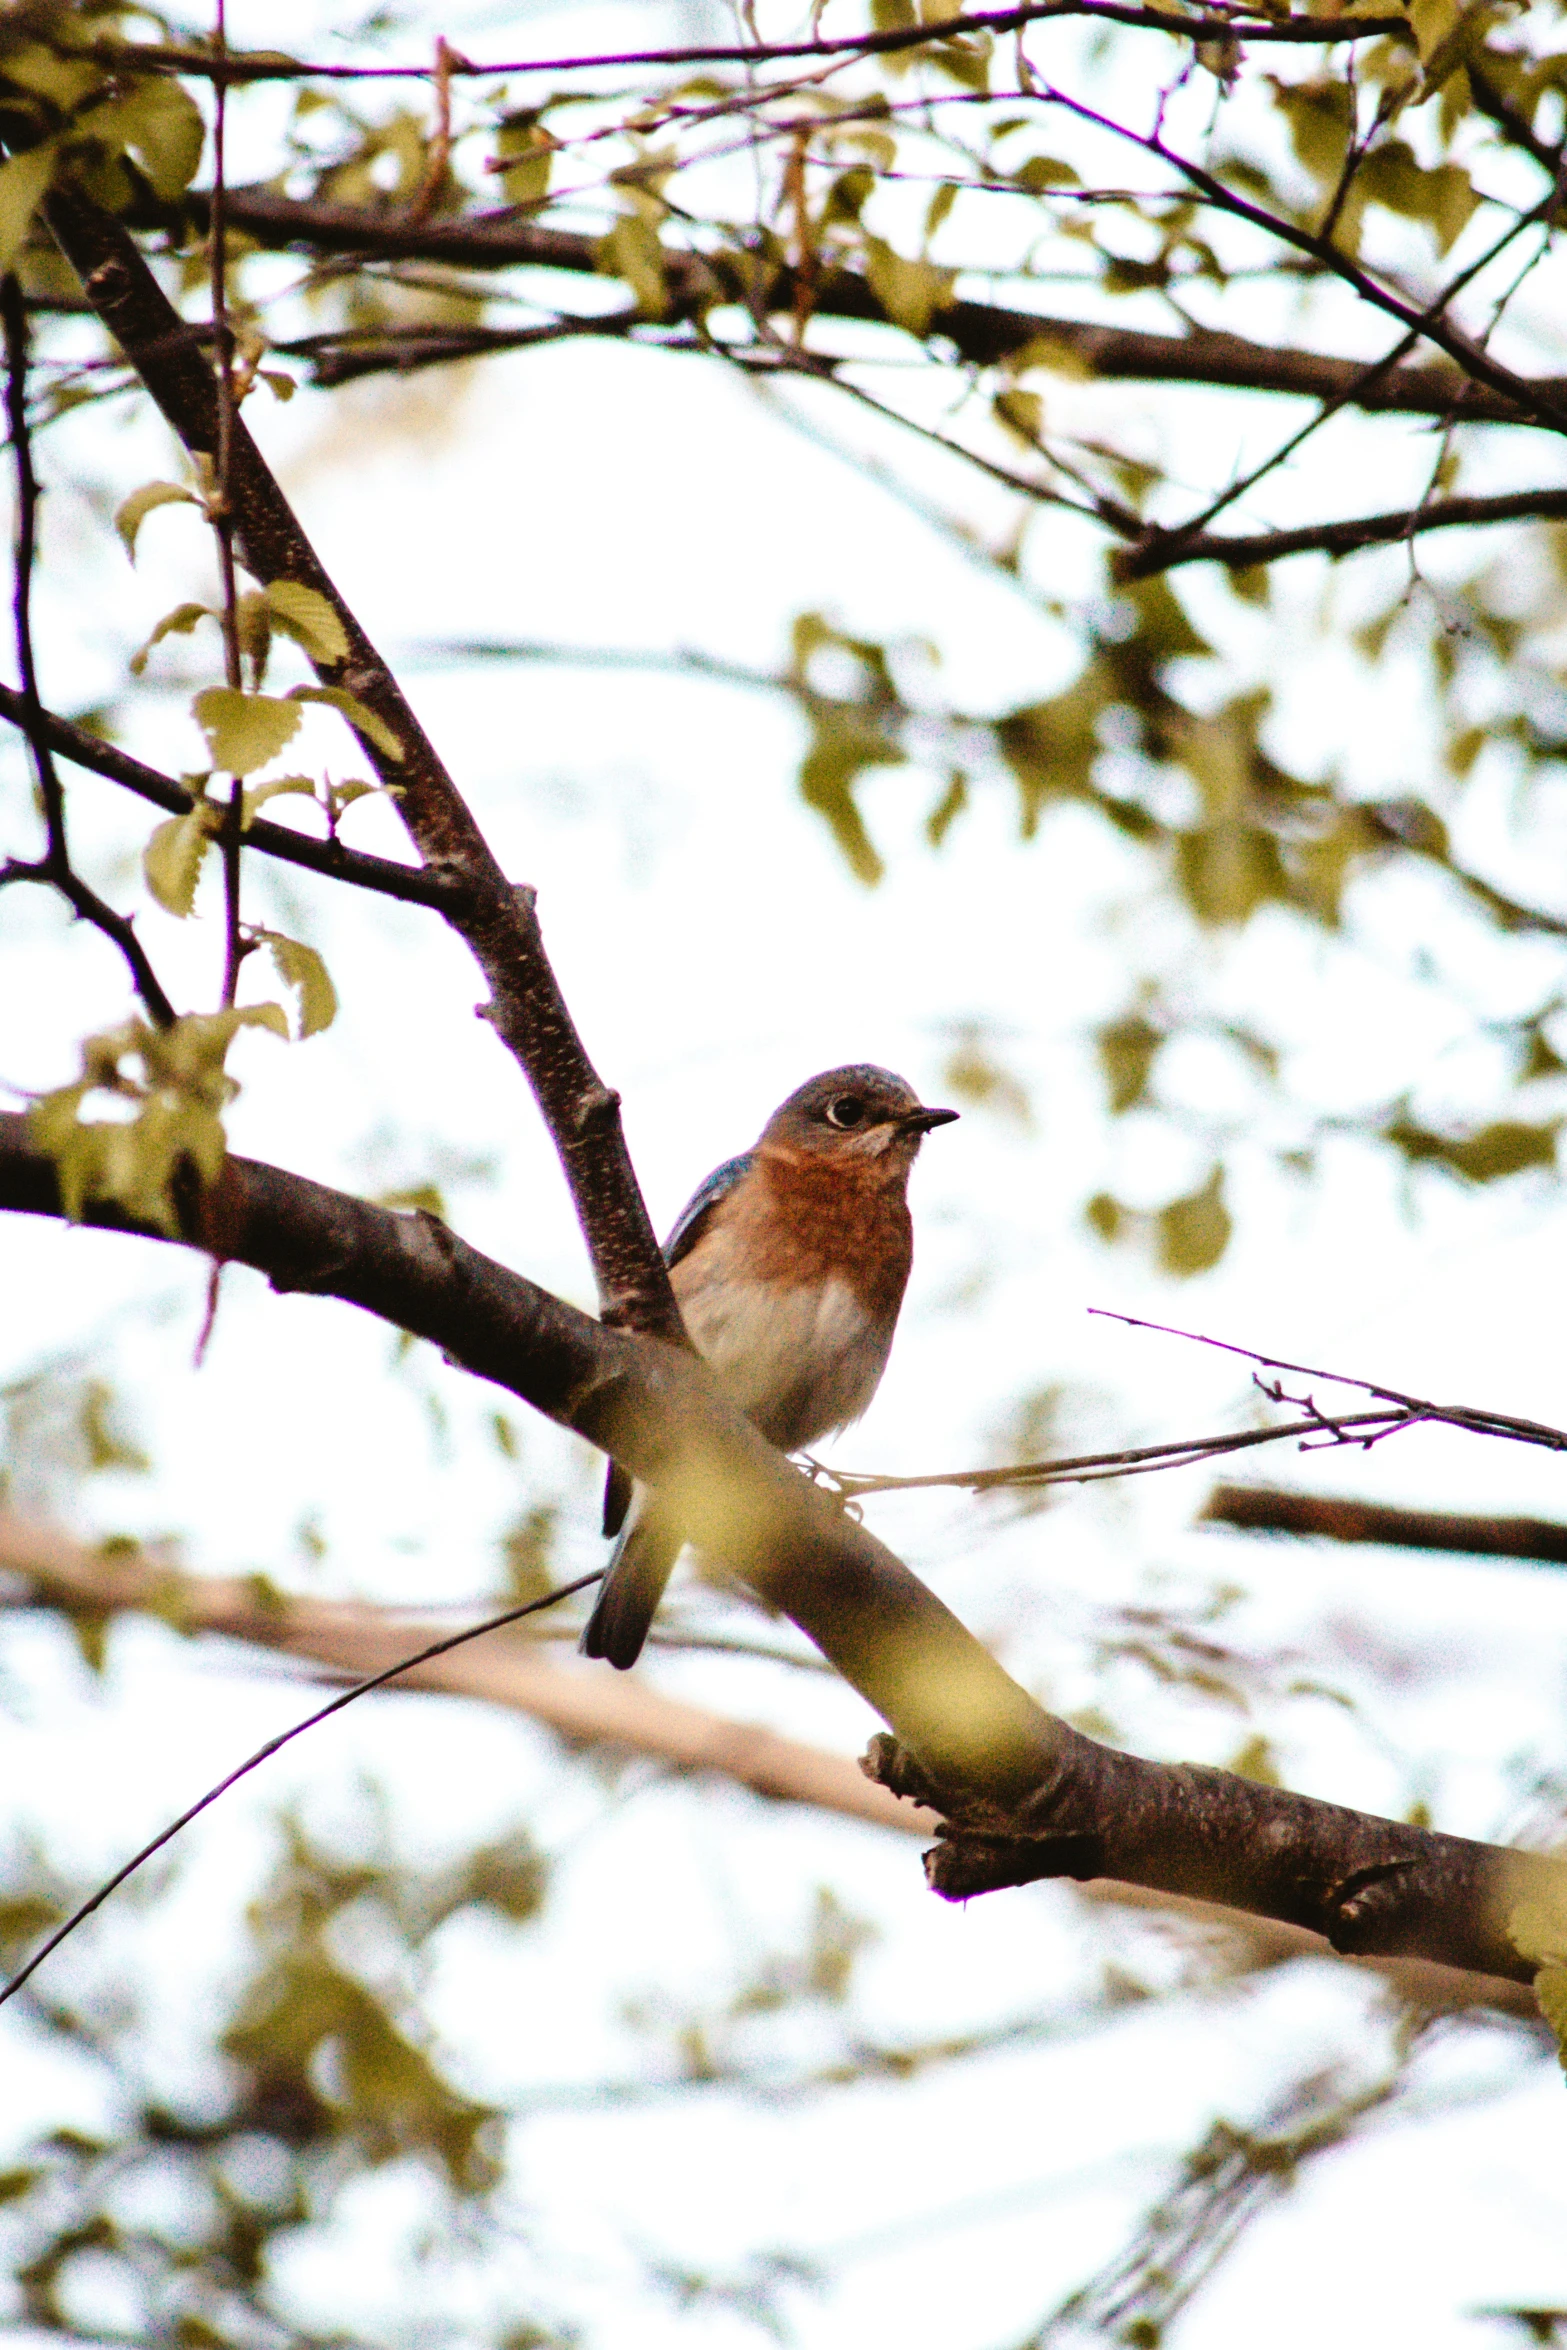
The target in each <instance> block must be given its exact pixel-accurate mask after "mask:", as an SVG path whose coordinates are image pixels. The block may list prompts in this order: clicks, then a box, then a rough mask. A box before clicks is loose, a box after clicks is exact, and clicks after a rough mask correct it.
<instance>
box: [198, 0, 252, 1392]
mask: <svg viewBox="0 0 1567 2350" xmlns="http://www.w3.org/2000/svg"><path fill="white" fill-rule="evenodd" d="M213 48H214V50H215V52H216V55H215V59H214V70H213V77H212V194H211V196H210V198H209V199H208V203H209V211H208V214H207V258H208V285H209V287H210V290H211V297H212V345H213V357H214V361H215V364H216V372H217V379H218V434H217V442H218V445H217V451H216V458H215V462H214V465H213V473H212V490H211V494H210V495H209V497H208V500H207V514H208V519H209V520H210V522H211V524H212V529H213V534H214V536H215V538H216V540H217V545H218V576H219V582H220V589H221V598H222V600H221V604H220V607H219V621H220V624H221V627H222V630H223V667H224V674H225V676H226V678H227V681H228V687H229V691H230V692H231V693H236V694H237V693H239V692H241V691H242V690H243V687H244V682H245V681H244V677H243V675H242V673H241V670H240V661H239V583H238V580H237V579H236V577H235V570H234V509H233V505H232V502H231V499H230V495H229V486H230V475H231V473H232V470H233V452H234V424H235V418H236V413H237V411H236V406H235V400H234V350H233V344H232V342H231V339H230V335H229V317H228V235H227V215H226V211H225V206H226V204H227V201H228V181H227V176H226V142H227V122H228V81H227V78H226V76H225V74H224V71H223V66H224V62H225V60H226V58H227V56H228V28H227V21H226V17H225V0H215V5H214V11H213ZM244 823H245V787H244V785H243V784H242V783H241V782H240V779H239V777H238V776H237V775H231V776H230V777H229V796H228V805H227V807H226V808H225V809H224V812H223V822H222V825H221V827H220V829H219V833H218V848H219V851H220V853H221V856H222V860H223V1001H224V1003H225V1004H232V1003H233V1001H234V998H235V996H236V995H237V993H238V991H239V967H240V964H241V963H242V962H243V961H244V959H245V940H244V934H243V932H242V930H241V927H240V882H241V866H242V861H243V856H244ZM200 1351H201V1350H198V1354H199V1352H200Z"/></svg>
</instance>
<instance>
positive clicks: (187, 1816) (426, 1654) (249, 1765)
mask: <svg viewBox="0 0 1567 2350" xmlns="http://www.w3.org/2000/svg"><path fill="white" fill-rule="evenodd" d="M602 1577H603V1569H602V1568H601V1567H599V1568H595V1569H594V1571H593V1573H592V1574H591V1575H579V1576H578V1577H577V1579H576V1581H575V1582H574V1583H562V1584H561V1585H560V1587H559V1589H558V1590H555V1591H547V1592H546V1593H545V1595H544V1597H543V1598H542V1599H530V1600H529V1601H528V1602H527V1604H526V1605H525V1606H523V1607H513V1608H508V1609H507V1610H506V1612H505V1613H504V1615H499V1616H489V1617H487V1618H486V1619H485V1621H484V1622H483V1623H482V1624H470V1625H469V1626H468V1627H467V1629H466V1630H465V1631H462V1632H451V1633H448V1635H447V1637H446V1638H445V1639H444V1640H435V1641H432V1642H431V1644H430V1646H429V1647H428V1648H421V1649H420V1650H419V1651H418V1653H417V1654H416V1655H414V1656H405V1657H403V1658H401V1659H400V1660H399V1662H398V1663H396V1664H395V1665H387V1666H386V1667H385V1668H384V1670H383V1671H381V1672H379V1673H372V1674H370V1675H369V1677H368V1678H367V1679H366V1680H363V1681H356V1682H355V1683H354V1685H353V1687H352V1688H351V1689H344V1690H341V1691H340V1692H339V1693H338V1695H337V1696H336V1697H334V1698H332V1699H330V1700H329V1701H328V1703H327V1704H325V1705H323V1706H318V1707H317V1709H316V1711H315V1712H314V1713H313V1714H307V1715H306V1716H305V1719H304V1720H303V1721H302V1722H296V1723H295V1724H294V1726H293V1728H292V1729H290V1730H280V1731H279V1732H278V1735H277V1736H276V1737H275V1738H269V1739H268V1740H267V1742H266V1744H265V1746H258V1747H257V1749H256V1751H255V1753H254V1754H252V1755H250V1756H248V1757H247V1758H246V1760H245V1761H244V1762H242V1763H241V1764H240V1765H239V1767H238V1769H237V1770H233V1771H230V1772H229V1774H228V1777H227V1778H226V1779H220V1780H219V1781H218V1783H217V1785H216V1786H215V1787H209V1788H208V1789H207V1792H206V1794H205V1795H203V1796H201V1797H200V1798H199V1800H198V1801H197V1802H195V1803H193V1804H192V1805H191V1806H190V1808H189V1810H188V1811H182V1812H181V1813H180V1816H179V1818H178V1819H177V1820H171V1821H170V1823H169V1825H168V1826H167V1827H166V1828H163V1829H161V1830H160V1831H159V1833H158V1834H157V1835H156V1836H154V1837H153V1839H152V1841H151V1842H150V1843H148V1844H144V1845H143V1846H142V1848H141V1850H140V1851H139V1852H136V1853H133V1854H132V1855H131V1858H130V1859H129V1860H128V1861H127V1862H126V1863H125V1865H124V1867H123V1868H118V1869H116V1870H115V1872H114V1875H113V1876H112V1877H109V1878H107V1879H106V1880H105V1882H104V1883H103V1884H101V1885H100V1886H99V1888H98V1890H97V1892H96V1893H94V1894H93V1895H92V1897H91V1899H90V1900H87V1901H84V1902H83V1903H82V1904H81V1906H80V1908H79V1909H74V1910H73V1911H72V1912H71V1914H70V1916H69V1917H68V1918H67V1919H66V1920H65V1922H64V1923H63V1924H62V1925H59V1926H56V1928H55V1930H54V1932H53V1933H52V1934H51V1935H50V1936H49V1939H48V1940H47V1942H45V1943H43V1944H42V1946H41V1947H40V1948H39V1949H37V1950H35V1951H34V1953H33V1955H32V1957H31V1958H30V1959H29V1960H28V1961H27V1964H26V1965H25V1966H24V1967H23V1968H22V1969H21V1971H20V1972H19V1973H18V1974H15V1975H13V1976H12V1978H11V1980H10V1982H9V1983H7V1984H6V1986H5V1988H4V1990H0V2007H3V2006H4V2005H5V2003H6V2001H7V2000H8V1999H9V1998H11V1997H12V1996H13V1994H14V1993H16V1992H18V1991H20V1989H21V1988H22V1985H23V1984H24V1983H25V1982H26V1981H27V1979H28V1977H29V1976H30V1975H33V1974H36V1973H37V1971H38V1969H39V1967H41V1966H42V1965H43V1962H44V1960H45V1959H46V1958H48V1957H49V1956H50V1954H51V1952H53V1951H56V1950H58V1949H59V1947H60V1944H61V1943H62V1942H63V1941H64V1940H65V1939H66V1937H67V1935H69V1934H74V1933H75V1931H76V1929H77V1927H78V1926H79V1925H81V1924H82V1923H83V1922H84V1920H86V1919H87V1918H90V1917H91V1916H92V1913H93V1911H94V1910H95V1909H98V1908H100V1907H101V1905H102V1904H103V1903H104V1902H105V1901H107V1900H108V1898H109V1895H110V1894H111V1893H115V1892H117V1891H118V1890H119V1888H120V1886H122V1885H123V1884H124V1883H125V1880H126V1878H127V1877H130V1876H133V1875H134V1874H135V1872H136V1870H137V1869H139V1868H140V1867H141V1866H142V1864H143V1863H144V1862H145V1861H149V1860H151V1858H152V1856H153V1854H154V1853H155V1852H161V1851H162V1850H163V1847H164V1846H165V1845H166V1844H169V1843H171V1842H172V1841H173V1839H174V1838H175V1837H176V1836H177V1835H178V1834H179V1833H180V1831H181V1829H182V1828H188V1827H189V1826H190V1824H191V1821H192V1820H194V1819H197V1818H199V1817H200V1815H201V1813H202V1812H204V1811H206V1810H208V1809H209V1807H210V1806H211V1805H212V1804H214V1803H216V1802H217V1800H218V1797H219V1796H220V1795H226V1794H227V1793H228V1791H229V1789H230V1788H231V1787H235V1786H237V1785H238V1784H239V1782H240V1780H241V1779H244V1778H247V1777H248V1776H249V1774H250V1773H251V1772H252V1771H253V1770H256V1769H257V1768H258V1767H259V1766H260V1765H261V1764H262V1763H264V1762H266V1761H267V1760H268V1759H269V1757H270V1756H272V1755H274V1754H277V1753H279V1752H280V1751H281V1749H282V1748H283V1747H285V1746H287V1745H289V1744H290V1743H291V1741H292V1740H293V1739H295V1738H300V1737H303V1735H304V1733H305V1732H306V1731H307V1730H313V1729H314V1728H315V1726H316V1724H317V1723H318V1722H324V1721H325V1720H326V1719H327V1717H328V1716H329V1715H330V1714H338V1713H341V1712H342V1710H343V1708H344V1706H345V1705H352V1704H353V1703H354V1700H355V1699H356V1698H359V1697H368V1696H369V1694H370V1692H371V1690H372V1689H383V1688H385V1686H386V1684H387V1682H388V1681H395V1680H396V1679H397V1677H398V1675H399V1674H400V1673H408V1672H411V1671H412V1670H413V1668H414V1666H415V1665H423V1664H428V1663H429V1662H430V1660H431V1658H432V1657H437V1656H445V1655H447V1654H448V1652H449V1651H450V1650H452V1649H454V1648H461V1647H462V1646H463V1644H464V1642H465V1641H469V1640H478V1639H480V1638H482V1636H483V1635H484V1634H485V1633H486V1632H498V1631H499V1630H500V1629H501V1627H502V1626H503V1625H505V1624H516V1623H520V1622H521V1620H522V1618H523V1617H524V1616H536V1615H538V1614H540V1613H541V1611H542V1610H543V1609H545V1608H548V1607H555V1606H556V1605H557V1604H558V1603H559V1602H560V1601H561V1600H563V1599H570V1598H571V1597H572V1595H573V1594H574V1593H575V1592H578V1591H585V1590H586V1589H587V1587H588V1585H589V1584H590V1583H597V1582H599V1581H601V1580H602Z"/></svg>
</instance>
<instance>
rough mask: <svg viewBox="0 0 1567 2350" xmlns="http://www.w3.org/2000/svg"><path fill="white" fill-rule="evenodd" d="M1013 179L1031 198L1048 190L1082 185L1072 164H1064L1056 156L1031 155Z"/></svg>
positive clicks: (1019, 166) (1014, 173)
mask: <svg viewBox="0 0 1567 2350" xmlns="http://www.w3.org/2000/svg"><path fill="white" fill-rule="evenodd" d="M1012 177H1013V179H1015V180H1016V182H1017V184H1018V186H1019V187H1020V188H1027V190H1028V192H1029V194H1030V195H1031V196H1038V195H1042V194H1043V193H1044V191H1045V189H1046V188H1075V187H1077V186H1078V185H1079V184H1080V182H1079V179H1078V175H1077V173H1076V172H1075V171H1074V170H1073V169H1072V166H1071V165H1070V163H1063V162H1062V161H1061V160H1060V158H1059V157H1058V156H1055V155H1031V156H1030V157H1029V159H1028V161H1027V162H1026V163H1020V164H1019V165H1018V168H1017V170H1016V171H1015V172H1013V174H1012Z"/></svg>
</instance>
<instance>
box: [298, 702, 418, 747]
mask: <svg viewBox="0 0 1567 2350" xmlns="http://www.w3.org/2000/svg"><path fill="white" fill-rule="evenodd" d="M288 698H289V700H290V701H291V702H329V703H330V704H331V706H332V708H333V709H334V710H341V711H342V713H343V716H344V717H345V718H346V719H347V720H348V723H349V725H350V726H351V727H352V728H353V729H354V732H355V733H356V734H362V735H363V736H364V738H365V740H366V741H367V742H372V743H374V745H375V747H376V749H377V750H378V751H382V752H384V753H385V755H386V757H387V758H388V759H401V758H402V755H403V746H402V744H401V742H400V741H399V740H398V738H397V736H396V735H395V734H394V733H393V732H392V730H391V728H390V727H389V726H388V725H387V723H386V720H385V719H384V718H378V717H377V716H376V713H375V712H374V711H373V710H369V709H367V708H366V707H365V705H364V703H363V702H362V701H360V699H359V697H358V695H357V694H351V693H347V692H345V691H344V689H343V687H342V686H340V685H291V686H290V687H289V689H288Z"/></svg>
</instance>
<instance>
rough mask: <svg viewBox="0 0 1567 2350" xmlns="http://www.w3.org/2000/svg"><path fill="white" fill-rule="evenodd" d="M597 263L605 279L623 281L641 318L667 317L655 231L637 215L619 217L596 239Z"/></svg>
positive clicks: (660, 250)
mask: <svg viewBox="0 0 1567 2350" xmlns="http://www.w3.org/2000/svg"><path fill="white" fill-rule="evenodd" d="M598 262H599V267H600V269H602V270H603V271H604V272H605V273H606V275H607V276H610V277H623V278H624V279H625V281H626V283H627V285H628V286H629V287H630V288H631V291H632V292H633V293H634V294H635V296H636V298H637V307H638V309H639V310H640V311H641V312H642V314H643V316H644V317H646V318H667V317H668V316H669V288H668V287H667V285H666V284H665V283H664V248H663V246H662V245H661V244H660V243H659V238H658V231H657V229H656V228H655V227H654V226H653V223H652V222H651V221H650V220H647V219H644V217H643V215H642V214H641V213H640V212H627V213H624V214H622V216H621V218H620V219H619V220H617V221H616V223H615V225H614V227H613V228H612V229H611V230H610V232H609V234H608V236H607V237H604V238H602V239H601V240H600V243H599V248H598Z"/></svg>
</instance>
